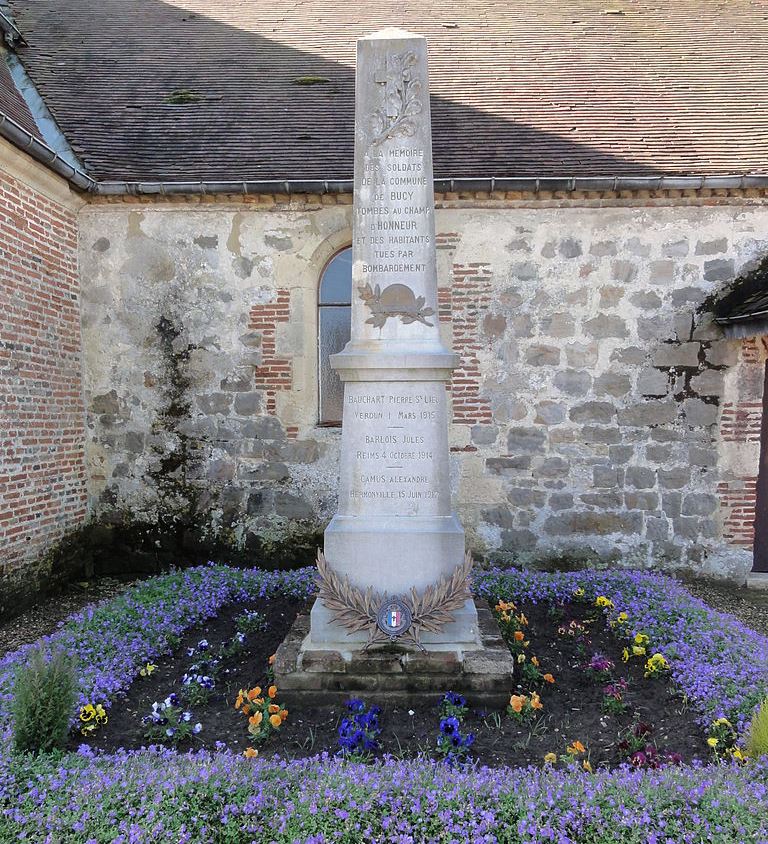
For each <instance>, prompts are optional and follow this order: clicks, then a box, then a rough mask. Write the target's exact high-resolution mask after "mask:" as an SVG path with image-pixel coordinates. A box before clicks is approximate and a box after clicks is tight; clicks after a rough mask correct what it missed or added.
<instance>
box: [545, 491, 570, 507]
mask: <svg viewBox="0 0 768 844" xmlns="http://www.w3.org/2000/svg"><path fill="white" fill-rule="evenodd" d="M549 506H550V509H552V510H568V509H570V508H571V507H573V495H571V493H570V492H553V493H552V494H551V495H550V496H549Z"/></svg>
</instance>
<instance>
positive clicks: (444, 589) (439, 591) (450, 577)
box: [317, 551, 472, 650]
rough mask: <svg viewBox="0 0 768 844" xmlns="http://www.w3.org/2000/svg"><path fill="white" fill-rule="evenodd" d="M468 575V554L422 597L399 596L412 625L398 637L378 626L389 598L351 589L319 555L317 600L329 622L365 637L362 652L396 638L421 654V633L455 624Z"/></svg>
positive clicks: (465, 596)
mask: <svg viewBox="0 0 768 844" xmlns="http://www.w3.org/2000/svg"><path fill="white" fill-rule="evenodd" d="M471 571H472V556H471V555H470V554H469V553H467V555H466V556H465V558H464V562H463V563H460V564H459V565H458V566H456V568H455V569H454V570H453V572H452V573H451V574H447V575H445V576H444V577H442V578H440V580H439V581H438V582H437V583H433V584H432V585H431V586H428V587H427V588H426V589H425V590H424V592H423V593H422V594H421V595H419V594H418V592H416V590H415V589H411V591H410V593H409V594H408V595H406V596H400V598H401V600H402V601H403V602H404V603H405V605H406V606H407V607H408V609H409V610H410V612H411V616H412V622H411V626H410V627H409V628H408V630H406V631H405V632H404V633H403V634H401V636H399V637H393V636H388V635H387V634H386V633H384V631H382V630H381V629H380V628H379V626H378V610H379V607H380V606H381V605H382V604H383V603H384V602H386V601H387V600H389V599H390V597H391V596H389V595H388V594H386V593H385V594H383V595H382V594H380V593H378V592H374V591H373V590H372V589H371V587H368V589H366V590H365V591H363V590H362V589H358V588H357V587H356V586H353V585H352V584H351V583H350V582H349V579H348V578H347V577H346V575H340V574H338V573H337V572H335V571H334V570H333V569H332V568H331V566H330V565H329V564H328V561H327V560H326V559H325V555H324V554H323V552H322V551H318V552H317V584H318V589H319V591H318V597H319V599H320V600H321V601H322V602H323V603H324V604H325V606H326V607H327V608H328V609H329V610H330V611H331V613H332V615H331V621H333V622H337V623H338V624H340V625H341V626H342V627H345V628H346V629H347V630H348V631H349V633H358V632H367V633H368V641H367V642H366V643H365V645H364V647H363V650H366V649H368V648H369V647H371V645H375V644H382V643H385V642H389V641H392V640H393V639H395V638H398V639H400V640H403V641H408V642H412V643H413V644H414V645H416V647H418V648H420V649H421V650H424V647H423V645H422V644H421V631H422V630H426V631H427V632H429V633H439V632H440V631H441V630H442V629H443V627H444V626H445V625H446V624H448V623H449V622H451V621H453V620H454V616H453V613H454V612H455V611H456V610H458V609H460V608H461V607H462V606H463V605H464V603H465V601H466V600H467V599H468V598H469V597H470V594H469V585H468V581H469V575H470V572H471Z"/></svg>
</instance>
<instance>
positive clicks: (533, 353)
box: [525, 343, 560, 366]
mask: <svg viewBox="0 0 768 844" xmlns="http://www.w3.org/2000/svg"><path fill="white" fill-rule="evenodd" d="M525 359H526V362H527V363H528V364H529V365H530V366H558V365H559V363H560V349H559V348H558V347H557V346H546V345H544V344H542V343H536V344H534V345H533V346H529V347H528V349H527V351H526V354H525Z"/></svg>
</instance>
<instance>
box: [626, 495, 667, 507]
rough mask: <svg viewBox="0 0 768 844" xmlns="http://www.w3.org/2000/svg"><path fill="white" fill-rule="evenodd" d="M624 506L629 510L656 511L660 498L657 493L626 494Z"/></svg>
mask: <svg viewBox="0 0 768 844" xmlns="http://www.w3.org/2000/svg"><path fill="white" fill-rule="evenodd" d="M624 504H625V506H626V507H627V509H628V510H656V509H657V508H658V506H659V496H658V493H656V492H629V491H627V492H625V493H624Z"/></svg>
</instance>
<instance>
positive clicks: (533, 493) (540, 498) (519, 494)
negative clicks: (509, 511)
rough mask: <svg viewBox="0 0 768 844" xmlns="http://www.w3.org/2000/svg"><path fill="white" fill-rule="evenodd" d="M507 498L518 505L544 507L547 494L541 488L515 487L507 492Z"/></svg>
mask: <svg viewBox="0 0 768 844" xmlns="http://www.w3.org/2000/svg"><path fill="white" fill-rule="evenodd" d="M507 500H508V501H509V503H510V504H514V505H515V506H516V507H543V506H544V502H545V501H546V500H547V494H546V492H544V491H542V490H539V489H528V488H525V487H515V488H513V489H510V490H509V491H508V492H507Z"/></svg>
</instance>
